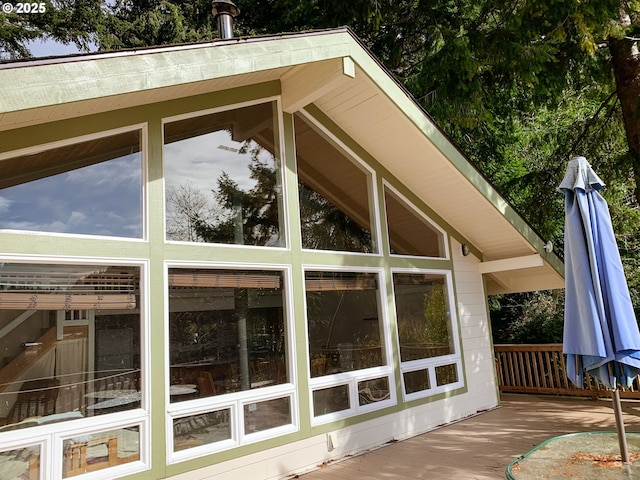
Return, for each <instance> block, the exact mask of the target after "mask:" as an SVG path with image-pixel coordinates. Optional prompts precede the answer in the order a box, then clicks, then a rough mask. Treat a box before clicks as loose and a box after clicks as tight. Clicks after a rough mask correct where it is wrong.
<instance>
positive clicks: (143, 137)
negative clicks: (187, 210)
mask: <svg viewBox="0 0 640 480" xmlns="http://www.w3.org/2000/svg"><path fill="white" fill-rule="evenodd" d="M135 130H139V131H140V155H141V165H140V168H141V178H140V182H141V185H140V187H141V191H140V194H141V198H140V202H141V208H142V211H141V218H140V221H141V228H142V235H141V237H140V238H136V237H116V236H111V235H98V234H95V235H94V234H86V233H84V234H83V233H64V232H46V231H39V230H14V229H0V233H3V234H4V233H22V234H24V233H28V234H29V235H46V236H49V235H51V236H56V237H71V238H88V239H94V240H95V239H110V240H119V241H127V242H147V241H148V240H149V225H148V223H149V222H148V210H149V198H148V190H147V184H148V179H149V159H148V155H149V153H148V150H149V149H148V145H149V141H148V138H149V132H148V124H147V122H143V123H137V124H133V125H127V126H125V127H119V128H114V129H111V130H101V131H100V132H96V133H90V134H88V135H81V136H79V137H71V138H65V139H64V140H58V141H55V142H49V143H42V144H39V145H34V146H31V147H26V148H21V149H19V150H11V151H8V152H0V162H1V161H2V160H6V159H8V158H13V157H20V156H23V155H34V154H36V153H40V152H44V151H46V150H54V149H56V148H61V147H67V146H69V145H74V144H77V143H82V142H88V141H91V140H97V139H99V138H105V137H111V136H113V135H118V134H120V133H125V132H132V131H135ZM0 192H1V190H0Z"/></svg>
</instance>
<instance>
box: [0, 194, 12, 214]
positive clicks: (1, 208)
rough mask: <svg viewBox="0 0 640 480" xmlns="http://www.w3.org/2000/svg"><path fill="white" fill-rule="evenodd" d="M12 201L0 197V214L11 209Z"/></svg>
mask: <svg viewBox="0 0 640 480" xmlns="http://www.w3.org/2000/svg"><path fill="white" fill-rule="evenodd" d="M12 203H13V200H11V199H9V198H5V197H0V214H4V213H7V212H8V211H9V210H10V209H11V204H12Z"/></svg>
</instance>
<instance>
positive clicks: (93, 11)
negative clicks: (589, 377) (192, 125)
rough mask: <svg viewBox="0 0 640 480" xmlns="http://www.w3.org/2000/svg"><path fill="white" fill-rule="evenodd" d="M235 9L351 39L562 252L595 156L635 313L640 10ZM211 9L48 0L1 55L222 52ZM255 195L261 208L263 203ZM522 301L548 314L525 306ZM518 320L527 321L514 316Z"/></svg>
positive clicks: (619, 5)
mask: <svg viewBox="0 0 640 480" xmlns="http://www.w3.org/2000/svg"><path fill="white" fill-rule="evenodd" d="M236 3H237V5H238V6H239V7H240V9H241V14H240V16H239V17H238V19H237V23H236V25H237V30H238V33H239V34H240V35H255V34H277V33H278V32H293V31H303V30H308V29H312V28H313V29H319V28H326V27H336V26H339V25H348V26H349V27H350V28H352V29H353V30H354V31H355V33H356V34H357V35H358V36H359V37H360V38H361V39H362V40H363V42H364V44H365V45H366V46H367V47H368V48H370V49H371V51H372V52H373V54H374V55H375V56H376V57H377V58H379V59H380V61H381V62H382V63H383V64H384V65H385V66H386V67H387V68H388V69H389V70H390V71H391V72H392V73H393V74H394V75H395V76H396V78H397V79H398V80H399V81H400V82H401V83H403V84H404V85H405V86H406V87H407V88H408V89H409V90H410V91H411V93H412V94H413V95H414V97H415V98H416V99H417V101H418V102H419V103H420V104H421V105H422V106H423V107H424V108H425V109H426V110H427V111H428V112H429V114H430V115H432V116H433V117H434V119H435V120H436V121H437V123H438V124H439V125H440V126H441V127H442V128H443V129H444V131H445V132H446V133H447V134H448V135H449V136H450V137H451V138H452V139H453V140H454V142H456V143H457V144H458V145H460V147H461V149H462V150H463V151H464V152H465V153H466V154H467V156H468V157H469V158H470V159H471V160H472V161H473V162H474V163H475V164H476V165H477V166H478V168H479V169H480V170H481V171H482V172H483V173H484V174H485V175H486V176H487V177H488V178H489V179H490V180H491V181H492V182H494V183H495V184H496V185H497V186H498V188H499V190H500V191H501V192H502V193H503V194H504V195H505V196H506V197H507V198H508V199H509V200H510V201H511V202H512V203H513V204H514V205H515V206H516V208H517V209H518V210H520V211H522V212H526V217H527V219H528V220H529V221H530V222H531V223H532V225H533V227H534V228H535V229H536V230H538V232H539V233H540V234H541V235H542V236H543V238H545V239H551V240H552V241H553V243H554V245H555V247H556V250H557V251H560V252H561V250H562V247H561V245H562V236H563V234H562V225H563V221H562V210H563V208H562V197H561V195H560V194H558V193H557V192H556V191H555V187H556V186H557V184H558V183H559V182H560V180H561V178H562V175H563V171H564V165H565V160H567V159H568V158H569V157H570V156H572V155H576V154H581V155H584V156H585V157H587V158H588V159H589V161H590V162H591V163H592V164H593V166H594V168H595V169H596V170H597V171H598V173H599V174H600V175H601V176H602V177H603V178H604V180H605V181H606V183H607V188H606V189H605V190H604V192H603V193H604V195H605V197H606V198H607V200H608V201H609V204H610V208H611V211H612V217H613V221H614V227H615V231H616V234H617V238H618V243H619V245H620V249H621V255H622V257H623V262H624V264H625V268H626V271H627V275H628V279H629V285H630V288H631V291H632V298H633V301H634V305H635V306H636V309H638V308H640V307H639V305H640V268H638V267H640V249H639V248H638V247H639V246H640V245H638V243H639V240H638V238H639V237H640V235H638V232H639V231H640V212H639V208H640V119H639V117H638V113H637V112H638V111H640V60H639V57H638V54H637V48H638V38H640V13H639V12H640V2H639V1H638V0H580V1H578V0H522V1H517V2H515V1H513V0H491V1H489V0H429V1H415V0H353V1H350V2H345V1H343V0H325V1H322V2H319V1H317V0H236ZM210 7H211V5H210V1H209V0H206V1H205V0H184V1H176V0H173V1H172V0H142V1H131V0H115V1H111V2H100V1H97V0H77V1H70V0H64V1H56V2H51V1H50V0H49V3H47V13H46V15H42V16H39V15H27V16H17V15H14V14H10V15H4V14H2V16H0V22H1V23H0V56H2V57H5V58H19V57H24V56H26V55H28V52H27V49H26V47H25V43H26V42H28V41H29V40H32V39H34V38H41V37H44V38H56V39H59V40H60V41H62V42H63V43H69V42H74V43H76V44H77V45H78V46H79V47H81V48H87V46H88V45H89V42H93V43H94V44H96V45H97V46H98V47H99V49H101V50H113V49H118V48H131V47H134V48H139V47H144V46H153V45H167V44H177V43H185V42H193V41H203V40H211V39H213V38H215V36H216V35H217V32H216V29H215V24H214V23H215V22H214V19H213V18H212V16H211V15H210ZM256 168H259V166H258V165H256ZM266 173H267V172H265V171H262V172H258V171H256V175H265V174H266ZM217 191H218V193H217V194H218V195H222V196H223V197H224V196H226V197H228V198H232V197H233V196H234V195H240V196H243V198H245V200H247V201H249V203H251V201H253V200H252V199H251V198H247V193H248V192H240V191H239V190H238V188H237V186H236V185H234V184H233V182H231V181H230V179H221V182H219V183H218V186H217ZM303 191H305V190H304V189H303ZM307 193H308V195H307V196H308V200H309V205H314V206H315V207H317V208H321V209H322V208H325V207H326V206H323V205H322V204H321V203H322V202H321V199H320V198H317V197H314V195H313V192H311V191H309V192H307ZM251 195H253V196H255V199H258V197H260V192H257V191H256V192H251ZM305 195H306V194H305ZM221 198H222V197H221ZM261 201H263V202H264V201H267V200H266V199H264V198H263V199H262V200H261ZM263 205H264V203H263ZM243 209H244V210H243V212H242V216H243V219H247V220H246V222H248V223H249V225H248V228H245V230H244V235H245V237H246V238H245V240H244V241H245V242H249V243H253V239H251V238H248V237H247V236H249V237H251V236H253V235H255V236H258V237H260V236H265V235H268V234H270V233H271V232H270V231H269V229H270V228H272V227H266V229H265V230H264V231H256V230H254V229H253V227H252V225H251V223H252V222H253V223H255V222H256V219H257V218H258V217H260V216H263V217H265V215H267V211H265V210H261V207H260V205H259V204H255V205H248V204H247V205H246V206H244V207H243ZM227 213H228V212H227ZM228 215H230V214H229V213H228ZM329 216H330V215H329V212H326V215H325V217H327V218H328V217H329ZM309 218H311V216H309ZM249 219H251V220H249ZM338 220H340V221H342V220H344V219H338ZM230 221H231V217H230V216H228V217H227V218H226V223H224V228H226V229H227V231H226V232H222V229H223V225H222V224H221V225H220V226H219V227H216V228H218V231H213V230H210V229H209V227H208V224H209V223H210V221H209V219H204V218H201V222H200V224H199V228H200V231H199V233H198V234H199V235H202V236H207V235H208V236H210V237H211V238H213V237H216V238H218V237H220V236H222V237H224V238H231V236H232V235H234V234H235V233H232V230H230V228H231V223H229V222H230ZM261 221H265V222H267V223H268V222H273V221H274V218H271V219H269V218H266V217H265V218H263V219H262V220H261ZM315 224H316V225H317V222H316V223H315ZM271 225H273V223H271ZM313 225H314V222H311V224H310V226H311V227H313ZM354 227H355V226H354ZM349 228H350V226H348V225H347V230H349ZM351 230H352V231H353V235H354V236H353V238H352V239H350V240H348V242H351V243H353V242H359V241H362V242H364V241H365V240H366V239H358V236H359V235H361V232H357V231H356V230H355V229H351ZM503 301H505V302H507V300H506V299H503ZM514 302H516V303H517V304H522V305H528V306H529V307H530V308H532V309H535V306H536V304H535V302H529V301H522V299H520V300H517V299H516V300H514ZM543 303H544V302H543ZM505 305H507V306H509V305H511V304H510V303H507V304H505ZM529 307H528V308H529ZM507 311H511V312H516V311H517V309H515V308H512V307H511V306H509V307H508V308H507V307H505V312H507ZM518 312H519V311H518ZM518 314H520V313H518ZM527 315H528V317H527V318H530V319H532V320H531V321H534V320H533V319H536V318H540V317H539V316H537V313H536V312H535V311H533V310H532V311H531V313H530V314H527ZM514 318H515V317H514Z"/></svg>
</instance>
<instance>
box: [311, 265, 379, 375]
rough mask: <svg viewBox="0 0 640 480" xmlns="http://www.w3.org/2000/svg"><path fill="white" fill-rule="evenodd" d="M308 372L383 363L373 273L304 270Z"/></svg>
mask: <svg viewBox="0 0 640 480" xmlns="http://www.w3.org/2000/svg"><path fill="white" fill-rule="evenodd" d="M305 278H306V297H307V322H308V330H309V356H310V358H311V365H310V368H311V376H312V377H319V376H322V375H330V374H333V373H339V372H350V371H353V370H361V369H364V368H371V367H377V366H380V365H385V364H386V360H385V357H384V346H383V343H382V338H383V335H382V334H381V332H382V320H381V318H380V314H379V292H378V276H377V275H376V274H374V273H357V272H306V274H305Z"/></svg>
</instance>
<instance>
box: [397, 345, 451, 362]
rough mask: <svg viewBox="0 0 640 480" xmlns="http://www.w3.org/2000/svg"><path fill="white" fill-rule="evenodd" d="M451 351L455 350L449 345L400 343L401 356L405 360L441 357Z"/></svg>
mask: <svg viewBox="0 0 640 480" xmlns="http://www.w3.org/2000/svg"><path fill="white" fill-rule="evenodd" d="M450 353H453V352H452V351H451V347H450V346H449V345H407V344H405V345H400V358H402V361H403V362H408V361H411V360H420V359H422V358H433V357H441V356H443V355H449V354H450Z"/></svg>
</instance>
